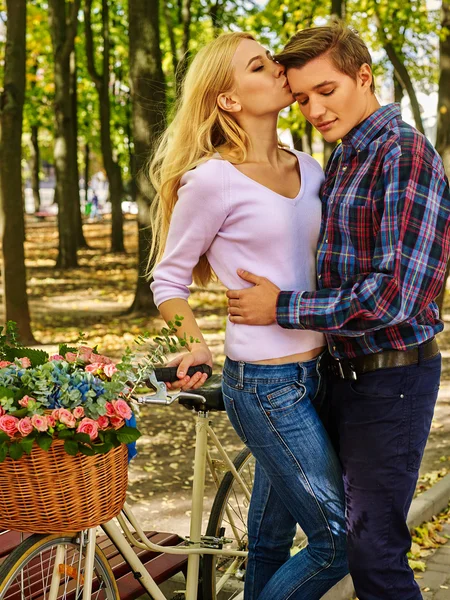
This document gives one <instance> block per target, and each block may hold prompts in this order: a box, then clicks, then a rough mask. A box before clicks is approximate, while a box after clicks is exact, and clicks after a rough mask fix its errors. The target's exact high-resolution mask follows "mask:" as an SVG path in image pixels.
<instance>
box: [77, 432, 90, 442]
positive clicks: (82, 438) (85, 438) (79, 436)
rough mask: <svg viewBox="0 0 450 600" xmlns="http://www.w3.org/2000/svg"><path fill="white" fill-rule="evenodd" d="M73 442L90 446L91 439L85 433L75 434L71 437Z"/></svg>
mask: <svg viewBox="0 0 450 600" xmlns="http://www.w3.org/2000/svg"><path fill="white" fill-rule="evenodd" d="M73 439H74V440H77V441H78V442H83V443H84V444H90V442H91V438H90V436H89V435H88V434H87V433H76V434H75V435H74V436H73Z"/></svg>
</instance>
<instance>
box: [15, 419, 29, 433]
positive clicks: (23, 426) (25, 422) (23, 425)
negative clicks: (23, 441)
mask: <svg viewBox="0 0 450 600" xmlns="http://www.w3.org/2000/svg"><path fill="white" fill-rule="evenodd" d="M17 429H18V430H19V433H21V434H22V435H23V436H26V435H28V434H29V433H31V432H32V431H33V423H32V422H31V419H30V417H24V418H23V419H20V421H19V423H18V424H17Z"/></svg>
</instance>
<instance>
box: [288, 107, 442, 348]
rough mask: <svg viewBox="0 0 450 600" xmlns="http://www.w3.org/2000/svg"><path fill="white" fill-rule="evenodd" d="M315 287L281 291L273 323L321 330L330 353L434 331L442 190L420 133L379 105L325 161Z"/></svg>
mask: <svg viewBox="0 0 450 600" xmlns="http://www.w3.org/2000/svg"><path fill="white" fill-rule="evenodd" d="M322 208H323V219H322V226H321V231H320V237H319V244H318V250H317V274H318V275H317V277H318V289H317V291H314V292H308V291H293V292H281V293H280V295H279V298H278V305H277V321H278V323H279V324H280V325H281V326H282V327H285V328H288V329H291V328H300V329H312V330H315V331H322V332H324V333H325V335H326V337H327V341H328V346H329V349H330V351H331V353H332V355H333V356H335V357H338V358H345V357H349V358H351V357H354V356H360V355H363V354H370V353H375V352H380V351H381V350H383V349H396V350H406V349H409V348H412V347H414V346H417V345H418V344H420V343H422V342H424V341H426V340H428V339H430V338H431V337H433V336H434V334H435V333H438V332H439V331H442V329H443V324H442V322H441V321H440V320H439V313H438V309H437V306H436V304H435V302H434V299H435V298H436V296H437V295H438V294H439V292H440V291H441V289H442V286H443V283H444V276H445V268H446V264H447V260H448V259H449V254H450V235H449V224H450V192H449V187H448V181H447V178H446V176H445V172H444V168H443V165H442V161H441V159H440V157H439V155H438V154H437V153H436V151H435V150H434V148H433V147H432V145H431V144H430V143H429V142H428V141H427V139H426V138H425V137H424V136H423V135H422V134H420V133H419V132H418V131H416V130H415V129H414V128H413V127H410V126H409V125H407V124H406V123H404V122H403V121H402V119H401V114H400V110H399V107H398V105H395V104H391V105H388V106H384V107H382V108H380V109H378V110H377V111H376V112H374V113H373V114H372V115H371V116H370V117H368V118H367V119H366V120H365V121H363V122H362V123H361V124H360V125H358V126H357V127H355V128H354V129H352V130H351V131H350V133H349V134H348V135H346V136H345V137H344V139H343V141H342V144H340V145H339V146H338V147H337V148H336V149H335V150H334V152H333V154H332V156H331V158H330V161H329V163H328V165H327V169H326V174H325V182H324V184H323V188H322Z"/></svg>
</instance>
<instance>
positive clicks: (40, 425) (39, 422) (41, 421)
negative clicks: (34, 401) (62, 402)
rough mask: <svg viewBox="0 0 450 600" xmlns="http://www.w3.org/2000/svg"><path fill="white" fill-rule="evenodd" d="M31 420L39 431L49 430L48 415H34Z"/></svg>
mask: <svg viewBox="0 0 450 600" xmlns="http://www.w3.org/2000/svg"><path fill="white" fill-rule="evenodd" d="M31 422H32V424H33V427H35V428H36V429H37V430H38V431H47V429H48V421H47V417H45V416H43V415H33V416H32V417H31Z"/></svg>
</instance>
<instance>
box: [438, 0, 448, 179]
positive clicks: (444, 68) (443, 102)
mask: <svg viewBox="0 0 450 600" xmlns="http://www.w3.org/2000/svg"><path fill="white" fill-rule="evenodd" d="M442 28H443V29H444V28H445V30H446V31H447V32H448V31H450V2H449V1H448V0H444V1H443V2H442ZM439 47H440V58H439V67H440V74H439V95H438V118H437V133H436V150H437V151H438V152H439V154H440V155H441V157H442V160H443V162H444V168H445V172H446V173H447V177H449V178H450V34H449V33H447V35H446V36H445V37H444V38H441V41H440V45H439Z"/></svg>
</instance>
